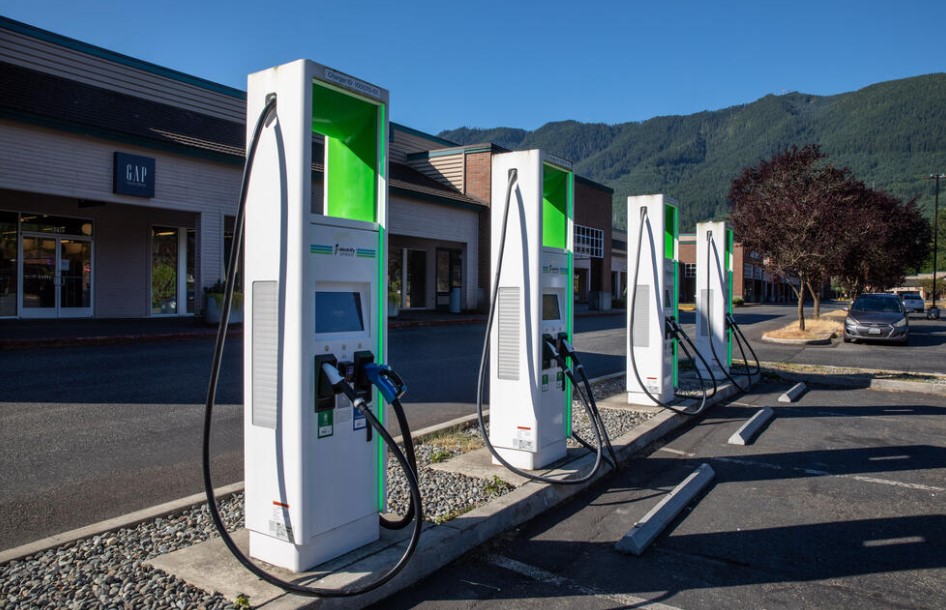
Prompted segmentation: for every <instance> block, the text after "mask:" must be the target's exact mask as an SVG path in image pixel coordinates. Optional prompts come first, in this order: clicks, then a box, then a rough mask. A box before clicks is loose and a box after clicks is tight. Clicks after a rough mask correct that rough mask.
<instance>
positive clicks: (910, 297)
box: [900, 292, 926, 313]
mask: <svg viewBox="0 0 946 610" xmlns="http://www.w3.org/2000/svg"><path fill="white" fill-rule="evenodd" d="M900 298H901V299H903V309H904V311H906V312H907V313H913V312H919V313H923V310H924V309H925V308H926V303H924V302H923V299H922V298H921V297H920V293H919V292H901V293H900Z"/></svg>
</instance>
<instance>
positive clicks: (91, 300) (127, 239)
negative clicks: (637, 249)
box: [0, 17, 610, 319]
mask: <svg viewBox="0 0 946 610" xmlns="http://www.w3.org/2000/svg"><path fill="white" fill-rule="evenodd" d="M245 112H246V95H245V92H243V91H240V90H238V89H233V88H230V87H225V86H222V85H219V84H217V83H213V82H210V81H206V80H203V79H199V78H196V77H193V76H190V75H187V74H183V73H180V72H176V71H173V70H169V69H166V68H163V67H161V66H156V65H154V64H150V63H147V62H143V61H140V60H137V59H134V58H130V57H127V56H124V55H120V54H117V53H113V52H111V51H108V50H105V49H101V48H98V47H94V46H92V45H88V44H85V43H82V42H80V41H76V40H72V39H69V38H66V37H62V36H59V35H57V34H53V33H50V32H47V31H44V30H40V29H38V28H34V27H32V26H29V25H26V24H23V23H19V22H16V21H12V20H8V19H5V18H2V17H0V251H2V254H3V257H2V259H0V318H8V319H9V318H14V319H15V318H33V317H53V318H56V317H58V318H64V317H86V318H121V317H123V318H129V317H132V318H135V317H158V316H189V315H190V316H192V315H200V314H201V313H202V310H203V308H204V289H205V288H208V287H210V286H212V285H213V284H215V283H217V282H218V281H220V280H221V279H222V278H223V277H224V275H225V269H226V266H227V263H228V261H227V259H228V257H229V246H230V242H231V239H232V233H233V223H234V218H233V217H234V215H235V212H236V207H237V202H238V198H239V189H240V182H241V174H242V168H243V156H244V150H245V129H246V128H245V121H246V116H245ZM390 140H391V141H390V143H389V144H390V147H389V151H390V157H389V181H388V184H389V199H390V208H389V210H390V211H389V248H390V251H389V253H388V255H389V258H388V260H389V291H388V301H389V308H390V309H391V310H392V313H393V312H394V311H397V310H403V309H449V310H451V311H460V310H471V309H481V308H482V307H483V306H484V304H485V294H484V291H483V286H484V278H483V275H482V274H483V269H484V260H483V259H484V257H485V258H486V259H487V260H486V261H485V265H486V267H487V268H488V265H489V262H488V252H489V248H488V243H489V242H488V240H489V233H488V231H487V232H486V233H485V234H484V233H483V229H484V218H485V219H487V220H486V221H485V222H487V223H488V217H489V214H488V213H485V212H486V211H487V210H488V206H489V202H490V199H489V172H488V167H489V165H490V163H489V159H490V157H491V155H493V154H497V153H499V152H503V149H501V148H499V147H496V146H494V145H491V144H486V145H481V146H479V147H457V145H456V144H455V143H453V142H448V141H446V140H442V139H440V138H437V137H435V136H431V135H428V134H424V133H422V132H419V131H416V130H413V129H411V128H409V127H405V126H402V125H398V124H396V123H393V122H392V123H391V129H390ZM312 145H313V159H316V160H320V159H322V142H321V141H320V139H319V138H318V137H314V138H313V144H312ZM443 162H447V165H449V164H450V163H452V164H453V165H454V167H447V168H444V167H443V165H444V163H443ZM457 164H459V165H457ZM484 168H485V171H484ZM312 169H313V173H312V180H313V187H314V188H313V202H312V208H313V210H314V211H320V210H321V205H322V204H321V193H322V173H321V163H320V161H317V162H316V163H314V165H313V168H312ZM576 182H579V184H580V183H581V181H576ZM585 182H587V183H588V184H586V185H585V186H584V187H582V188H586V189H588V191H589V192H590V193H591V196H589V197H586V199H588V200H589V202H590V203H589V204H588V205H587V206H585V207H584V208H583V204H582V201H581V200H580V199H579V197H578V194H577V192H576V222H581V221H580V220H579V219H580V218H581V217H582V214H583V213H586V212H583V210H591V209H594V210H598V208H602V209H603V208H604V207H605V205H604V203H603V202H601V201H598V199H601V197H600V193H608V194H607V197H606V200H607V201H606V207H607V210H606V214H607V222H604V223H602V224H604V225H605V226H598V227H593V228H596V229H598V230H600V231H601V232H602V234H603V233H604V232H605V231H606V232H607V235H608V239H607V244H608V248H604V249H602V252H600V254H601V256H602V257H603V256H605V254H606V253H609V252H610V248H609V245H610V194H609V191H608V189H606V187H602V186H600V185H595V183H592V182H590V181H585ZM576 191H578V188H577V187H576ZM595 197H597V199H596V198H595ZM596 214H597V216H601V217H602V218H603V217H604V214H605V212H604V211H596ZM597 216H595V218H597ZM595 222H598V221H597V220H596V221H595ZM487 228H488V226H487ZM484 239H485V240H486V241H485V244H486V245H487V247H484V245H483V244H484ZM593 260H594V259H589V264H588V273H589V274H594V273H595V272H596V271H600V269H601V268H609V263H598V264H595V263H594V262H593ZM602 260H603V258H602ZM602 266H603V267H602ZM576 267H578V265H576ZM487 275H488V273H487ZM599 276H605V277H604V280H601V279H600V278H599V279H598V280H596V279H594V277H589V279H588V280H587V283H588V286H589V289H590V290H596V289H597V290H610V284H609V280H610V278H609V277H607V274H601V273H599ZM601 281H604V284H601ZM596 282H598V283H597V284H596ZM601 285H604V286H605V287H604V288H601V287H598V288H595V286H601Z"/></svg>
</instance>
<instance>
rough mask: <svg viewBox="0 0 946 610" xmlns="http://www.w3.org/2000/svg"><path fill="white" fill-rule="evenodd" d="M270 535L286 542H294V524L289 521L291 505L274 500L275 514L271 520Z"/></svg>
mask: <svg viewBox="0 0 946 610" xmlns="http://www.w3.org/2000/svg"><path fill="white" fill-rule="evenodd" d="M269 535H270V536H272V537H274V538H279V539H280V540H282V541H284V542H292V523H291V522H290V521H289V505H288V504H285V503H283V502H277V501H276V500H273V514H272V517H271V518H270V520H269Z"/></svg>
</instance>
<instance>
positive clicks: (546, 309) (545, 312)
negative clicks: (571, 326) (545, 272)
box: [542, 294, 562, 320]
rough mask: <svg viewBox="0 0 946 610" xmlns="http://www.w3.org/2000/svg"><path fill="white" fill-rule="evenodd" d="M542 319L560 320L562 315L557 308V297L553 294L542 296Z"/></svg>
mask: <svg viewBox="0 0 946 610" xmlns="http://www.w3.org/2000/svg"><path fill="white" fill-rule="evenodd" d="M542 319H543V320H561V319H562V314H561V311H560V310H559V308H558V296H557V295H554V294H543V295H542Z"/></svg>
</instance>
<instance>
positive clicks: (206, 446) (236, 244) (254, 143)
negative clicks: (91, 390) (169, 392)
mask: <svg viewBox="0 0 946 610" xmlns="http://www.w3.org/2000/svg"><path fill="white" fill-rule="evenodd" d="M275 111H276V95H275V94H271V95H270V96H268V97H267V100H266V104H265V106H264V107H263V110H262V112H260V116H259V119H258V120H257V122H256V128H255V129H254V131H253V137H252V139H251V140H250V148H249V150H248V151H247V155H246V163H245V165H244V166H243V183H242V185H241V187H240V204H239V207H238V208H237V215H236V220H235V223H234V232H233V243H232V244H231V246H230V265H228V267H227V279H226V290H225V291H224V295H223V306H222V310H221V314H220V325H219V326H218V327H217V338H216V341H215V343H214V354H213V363H212V364H211V369H210V381H209V383H208V386H207V401H206V403H205V405H204V407H205V409H204V428H203V469H202V470H203V479H204V491H205V493H206V494H207V506H208V509H209V510H210V518H211V520H212V521H213V524H214V527H215V528H216V529H217V533H218V534H220V538H221V539H222V540H223V543H224V544H225V545H226V546H227V549H229V550H230V553H232V554H233V556H234V557H235V558H236V559H237V561H239V562H240V563H241V564H242V565H243V567H245V568H246V569H247V570H249V571H250V572H252V573H253V574H254V575H255V576H257V577H258V578H260V579H261V580H263V581H265V582H267V583H269V584H271V585H273V586H275V587H279V588H280V589H282V590H283V591H286V592H288V593H292V594H294V595H303V596H306V597H351V596H354V595H360V594H362V593H367V592H368V591H373V590H374V589H377V588H378V587H380V586H381V585H383V584H385V583H386V582H388V581H390V580H391V579H392V578H394V577H395V576H396V575H397V573H398V572H400V571H401V570H402V569H403V568H404V566H405V565H407V562H408V561H410V558H411V556H412V555H413V554H414V549H416V548H417V542H418V540H420V533H421V529H422V525H423V518H422V516H421V497H420V487H419V486H418V483H417V477H416V476H415V474H414V470H413V469H412V467H411V464H410V463H408V460H407V458H406V457H405V456H404V454H403V453H402V452H401V450H400V448H399V447H398V446H397V443H395V442H394V439H393V438H391V435H390V433H388V431H387V430H386V429H385V428H384V426H383V425H382V424H381V422H379V421H378V418H376V417H375V416H374V414H373V413H372V412H371V409H368V408H366V407H365V406H364V401H363V400H362V399H361V398H359V397H358V396H357V395H356V394H355V392H354V390H353V389H351V388H349V387H348V384H347V383H344V382H343V383H342V384H341V385H342V386H343V387H341V388H336V390H338V389H341V390H342V391H346V390H345V388H348V390H350V391H351V394H350V395H349V394H348V392H347V391H346V395H347V396H348V397H349V399H350V400H351V401H352V404H353V405H355V408H357V409H359V411H360V412H361V413H363V414H364V416H365V418H366V419H367V420H368V423H369V424H370V425H371V427H372V428H374V429H375V430H376V431H377V432H378V434H380V435H381V438H382V439H383V440H384V442H385V444H387V445H388V447H389V448H390V449H391V452H392V453H393V454H394V457H395V459H396V460H397V461H398V463H399V464H400V465H401V468H403V469H404V473H405V475H406V476H407V480H408V487H409V489H410V494H411V503H412V504H413V505H414V506H416V512H415V515H414V530H413V532H412V534H411V538H410V541H409V542H408V545H407V548H406V549H405V551H404V553H403V554H402V555H401V558H400V559H399V560H398V562H397V563H396V564H395V565H394V566H393V567H392V568H390V569H389V570H388V571H387V572H385V573H384V574H382V575H381V576H380V577H379V578H378V579H376V580H374V581H372V582H370V583H368V584H366V585H361V586H357V587H349V588H343V589H326V588H321V587H309V586H304V585H299V584H296V583H293V582H289V581H285V580H282V579H280V578H277V577H275V576H273V575H272V574H270V573H269V572H267V571H265V570H263V569H262V568H260V567H259V566H257V565H256V564H255V563H253V561H252V560H251V559H250V558H249V557H247V556H246V555H245V554H244V553H243V551H242V550H240V547H238V546H237V544H236V542H234V540H233V537H232V536H231V535H230V532H228V531H227V527H226V525H225V524H224V522H223V518H222V517H221V515H220V509H219V507H218V506H217V498H216V497H215V496H214V487H213V480H212V477H211V473H210V437H211V434H210V432H211V428H212V423H213V408H214V404H215V402H216V397H217V384H218V382H219V380H220V368H221V362H222V360H223V347H224V343H225V342H226V335H227V325H228V324H229V322H230V309H231V306H232V304H233V287H234V282H235V280H236V269H237V265H238V264H239V260H240V259H239V255H240V249H241V247H242V242H243V236H244V233H245V230H246V198H247V192H248V188H247V187H248V186H249V181H250V175H251V173H252V169H253V161H254V160H255V158H256V150H257V147H258V145H259V139H260V135H261V134H262V132H263V127H264V126H265V124H266V121H267V120H268V119H269V117H270V115H272V114H273V113H275ZM336 373H337V371H336ZM352 396H354V398H352ZM359 400H360V401H361V407H360V408H359V407H358V404H356V401H359ZM380 476H383V473H381V475H380Z"/></svg>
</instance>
